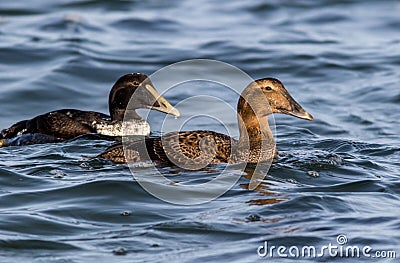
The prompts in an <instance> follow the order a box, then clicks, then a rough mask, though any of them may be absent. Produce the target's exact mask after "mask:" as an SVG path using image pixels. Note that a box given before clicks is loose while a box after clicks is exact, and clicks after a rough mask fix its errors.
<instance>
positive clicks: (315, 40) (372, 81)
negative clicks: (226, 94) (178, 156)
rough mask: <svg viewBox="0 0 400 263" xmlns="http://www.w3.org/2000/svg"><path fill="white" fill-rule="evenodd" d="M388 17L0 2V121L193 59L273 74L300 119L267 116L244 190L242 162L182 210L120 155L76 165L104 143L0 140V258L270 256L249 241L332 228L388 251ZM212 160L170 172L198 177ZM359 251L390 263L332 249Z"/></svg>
mask: <svg viewBox="0 0 400 263" xmlns="http://www.w3.org/2000/svg"><path fill="white" fill-rule="evenodd" d="M399 13H400V2H399V1H372V0H371V1H368V0H366V1H356V0H353V1H351V0H348V1H333V0H320V1H278V0H276V1H261V0H256V1H212V0H198V1H161V0H149V1H122V0H121V1H105V0H96V1H95V0H86V1H84V0H80V1H78V0H75V1H65V0H62V1H49V0H47V1H46V0H45V1H1V3H0V105H1V106H0V110H1V111H0V128H5V127H8V126H9V125H11V124H13V123H15V122H16V121H19V120H22V119H25V118H31V117H33V116H36V115H38V114H41V113H44V112H48V111H51V110H54V109H60V108H77V109H86V110H94V111H101V112H104V113H107V111H108V105H107V96H108V92H109V89H110V87H111V85H112V84H113V83H114V81H115V80H116V79H117V78H118V77H119V76H121V75H123V74H126V73H129V72H138V71H139V72H143V73H146V74H152V73H153V72H155V71H157V70H159V69H160V68H162V67H164V66H166V65H169V64H171V63H174V62H179V61H181V60H187V59H196V58H206V59H216V60H221V61H224V62H226V63H230V64H232V65H234V66H236V67H239V68H241V69H242V70H244V71H245V72H247V73H248V74H249V75H250V76H252V77H253V78H261V77H267V76H270V77H275V78H279V79H280V80H282V82H283V83H284V84H285V86H286V87H287V89H288V90H289V92H290V93H291V94H292V95H293V97H294V98H296V100H297V101H298V102H299V103H300V104H301V105H302V106H303V107H304V108H305V109H306V110H307V111H309V112H310V113H311V114H312V115H313V116H314V119H315V120H314V121H313V122H307V121H304V120H300V119H296V118H293V117H290V116H282V115H276V116H275V122H276V129H277V135H276V141H277V144H278V147H279V150H280V152H281V156H280V158H279V160H278V162H277V163H275V164H274V165H273V166H272V168H271V169H270V171H269V172H268V175H267V177H266V178H265V179H264V180H263V182H262V184H261V185H260V186H259V187H258V188H257V189H256V190H255V191H250V190H247V186H248V184H249V180H248V178H250V177H251V175H252V174H251V170H249V171H248V170H246V171H245V172H244V173H243V176H242V178H241V179H240V180H239V182H238V183H237V184H235V186H234V187H233V188H232V189H230V190H229V191H228V192H227V193H226V194H225V195H224V196H222V197H220V198H218V199H216V200H215V201H212V202H209V203H205V204H201V205H197V206H177V205H172V204H169V203H166V202H163V201H160V200H158V199H156V198H154V197H152V196H151V195H149V194H148V193H147V192H146V191H145V190H143V189H142V188H141V187H140V185H139V184H138V183H137V182H136V181H135V179H134V178H133V176H132V175H131V173H130V170H129V169H128V167H127V166H125V165H112V164H108V163H102V162H98V161H93V162H85V161H84V158H86V157H90V156H93V155H96V154H98V153H100V152H101V151H102V150H104V149H105V148H106V147H107V146H109V145H110V144H111V143H112V142H110V141H106V140H92V139H91V138H87V137H83V138H80V139H77V140H72V141H69V142H65V143H60V144H47V145H34V146H25V147H9V148H0V160H1V164H0V186H1V188H0V195H1V197H0V262H22V261H24V262H95V261H96V262H255V261H257V260H260V261H271V262H272V261H276V262H281V261H282V259H280V258H279V257H278V256H277V255H275V256H274V258H268V257H265V258H261V257H259V256H258V255H257V248H258V247H259V246H261V245H263V244H264V241H268V243H269V244H270V245H275V246H280V245H283V246H287V247H290V246H304V245H313V246H315V247H318V248H321V247H322V246H324V245H328V244H329V243H332V244H334V245H337V244H338V243H337V240H336V239H337V236H338V235H340V234H342V235H346V237H347V239H348V243H347V245H352V246H359V247H364V246H370V247H372V251H373V252H376V251H395V252H397V260H398V258H399V257H400V250H399V246H400V232H399V229H400V219H399V212H398V211H399V206H400V179H399V170H400V169H399V168H400V165H399V163H400V144H399V127H400V125H399V124H400V88H399V80H400V70H399V68H400V35H399V28H400V18H399V15H398V14H399ZM192 92H193V93H194V94H195V93H196V89H194V90H193V91H192ZM185 96H187V94H185V93H184V92H183V91H182V92H181V91H179V89H176V90H175V93H174V92H172V93H168V96H166V97H167V99H168V100H169V101H170V102H171V103H172V104H176V103H178V102H179V101H180V100H181V99H182V98H184V97H185ZM236 99H237V98H231V97H230V98H229V101H231V102H232V101H235V100H236ZM194 108H195V107H194ZM180 110H181V112H182V114H184V115H186V116H189V115H190V114H193V113H194V109H191V108H190V107H183V108H181V109H180ZM218 110H219V109H218V106H216V108H215V111H216V112H218ZM157 116H162V115H155V117H154V118H151V119H150V122H151V123H152V124H153V125H154V126H153V127H157V125H158V124H159V120H158V118H157ZM235 123H236V119H235V118H232V119H230V120H228V125H231V126H234V125H235ZM187 128H188V129H190V128H196V129H198V128H202V129H211V130H218V129H220V126H219V125H218V123H216V122H212V121H206V120H204V119H203V118H199V119H197V122H196V120H193V121H192V122H191V123H189V124H188V127H187ZM155 132H158V131H157V130H155ZM220 169H223V167H220V166H216V167H213V170H212V171H208V172H207V171H206V172H204V171H201V172H187V171H182V170H177V171H172V172H174V173H175V174H174V175H173V179H174V180H176V181H189V182H197V180H201V179H211V178H214V177H215V176H216V175H217V174H218V171H219V170H220ZM230 169H231V170H232V173H234V172H235V169H234V168H230ZM138 172H142V173H144V174H146V173H148V172H149V170H148V169H147V168H138ZM167 172H168V171H167ZM169 172H171V171H169ZM371 254H372V253H371ZM295 260H296V262H298V261H304V262H309V261H311V260H317V261H325V262H330V261H338V262H341V261H343V260H345V259H343V258H340V257H330V256H329V255H325V257H323V258H312V259H310V258H299V259H295V258H291V259H287V260H285V262H286V261H287V262H290V261H293V262H294V261H295ZM363 260H365V261H382V262H396V261H395V259H377V258H375V259H371V258H366V257H361V258H349V259H347V261H348V262H359V261H363Z"/></svg>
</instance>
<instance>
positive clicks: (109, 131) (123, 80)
mask: <svg viewBox="0 0 400 263" xmlns="http://www.w3.org/2000/svg"><path fill="white" fill-rule="evenodd" d="M134 93H135V95H134V97H133V99H132V102H130V99H131V97H132V95H133V94H134ZM108 105H109V111H110V116H108V115H106V114H103V113H99V112H94V111H82V110H75V109H62V110H56V111H51V112H48V113H45V114H42V115H39V116H36V117H35V118H33V119H30V120H23V121H20V122H17V123H16V124H14V125H12V126H11V127H10V128H7V129H3V130H2V131H1V132H0V147H4V146H12V145H27V144H36V143H50V142H59V141H64V140H69V139H72V138H75V137H77V136H79V135H83V134H91V133H97V134H101V135H106V136H122V135H123V134H122V133H123V131H124V133H125V134H129V135H149V134H150V125H149V124H148V123H147V121H145V120H143V119H141V118H140V116H139V115H138V114H137V113H136V111H135V110H136V109H139V108H146V109H152V110H157V111H161V112H164V113H167V114H172V115H175V116H179V115H180V113H179V111H178V110H177V109H175V108H174V107H172V106H171V104H170V103H169V102H168V101H167V100H166V99H164V98H163V97H162V96H161V95H160V94H159V93H158V92H157V90H156V89H155V88H154V87H153V84H152V83H151V81H150V80H149V78H148V77H147V76H146V75H144V74H141V73H133V74H127V75H124V76H122V77H120V78H119V79H118V80H117V82H116V83H115V84H114V86H113V87H112V89H111V91H110V94H109V98H108ZM127 107H129V108H127ZM125 114H126V115H125ZM124 116H126V117H125V122H123V120H124Z"/></svg>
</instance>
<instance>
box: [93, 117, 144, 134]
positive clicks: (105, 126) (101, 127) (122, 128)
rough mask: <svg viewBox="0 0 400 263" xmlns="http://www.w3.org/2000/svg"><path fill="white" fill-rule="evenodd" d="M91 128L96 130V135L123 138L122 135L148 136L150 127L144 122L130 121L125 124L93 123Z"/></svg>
mask: <svg viewBox="0 0 400 263" xmlns="http://www.w3.org/2000/svg"><path fill="white" fill-rule="evenodd" d="M92 124H93V127H95V128H96V131H97V133H98V134H101V135H106V136H123V135H143V136H147V135H149V134H150V125H149V123H148V122H147V121H145V120H132V121H125V122H120V121H119V122H109V123H106V122H103V123H97V122H96V121H94V122H93V123H92Z"/></svg>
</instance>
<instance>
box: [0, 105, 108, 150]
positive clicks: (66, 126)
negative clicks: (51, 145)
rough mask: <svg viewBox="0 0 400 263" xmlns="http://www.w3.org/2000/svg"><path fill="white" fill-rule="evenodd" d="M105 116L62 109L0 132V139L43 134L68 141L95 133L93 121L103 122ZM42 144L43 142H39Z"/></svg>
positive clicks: (24, 121) (18, 123)
mask: <svg viewBox="0 0 400 263" xmlns="http://www.w3.org/2000/svg"><path fill="white" fill-rule="evenodd" d="M105 118H108V116H107V115H105V114H102V113H98V112H90V111H80V110H73V109H63V110H58V111H52V112H48V113H45V114H42V115H39V116H36V117H35V118H33V119H30V120H23V121H20V122H17V123H16V124H14V125H12V126H11V127H10V128H7V129H3V130H2V131H1V135H0V138H2V139H11V138H14V137H16V136H19V135H22V134H36V133H39V134H45V135H50V136H53V137H55V138H58V139H61V140H68V139H72V138H75V137H76V136H79V135H82V134H88V133H94V132H96V130H95V128H94V127H93V125H92V123H93V121H96V120H97V121H98V120H104V119H105ZM41 143H43V142H41Z"/></svg>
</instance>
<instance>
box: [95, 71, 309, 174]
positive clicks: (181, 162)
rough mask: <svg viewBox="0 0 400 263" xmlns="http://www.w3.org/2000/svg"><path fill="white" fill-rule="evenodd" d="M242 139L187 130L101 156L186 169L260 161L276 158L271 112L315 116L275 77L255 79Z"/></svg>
mask: <svg viewBox="0 0 400 263" xmlns="http://www.w3.org/2000/svg"><path fill="white" fill-rule="evenodd" d="M237 112H238V124H239V131H240V135H239V140H235V139H233V138H231V137H230V136H228V135H225V134H222V133H217V132H213V131H204V130H199V131H183V132H172V133H167V134H165V135H163V136H161V137H155V138H145V139H143V140H139V141H133V142H126V143H125V144H124V146H125V150H124V146H123V145H122V143H119V144H116V145H113V146H111V147H109V148H108V149H106V150H105V151H104V152H103V153H101V154H100V155H98V156H97V157H99V158H105V159H109V160H112V161H114V162H118V163H124V162H137V161H147V160H152V161H154V162H156V163H165V164H173V165H177V166H180V167H182V168H186V169H200V168H202V167H204V166H206V165H208V164H210V163H239V162H247V163H258V162H261V161H267V162H268V161H272V160H273V159H274V158H276V156H277V150H276V146H275V142H274V138H273V135H272V132H271V130H270V128H269V124H268V115H269V114H272V113H283V114H289V115H293V116H296V117H298V118H302V119H306V120H312V119H313V117H312V116H311V115H310V114H309V113H307V112H306V111H305V110H304V109H303V108H302V107H301V106H300V105H299V104H298V103H297V102H296V101H295V100H294V99H293V98H292V97H291V96H290V94H289V93H288V92H287V90H286V89H285V88H284V86H283V85H282V83H281V82H280V81H279V80H277V79H273V78H265V79H259V80H257V81H254V82H252V83H250V84H249V85H248V86H247V87H246V88H245V90H244V91H243V92H242V94H241V96H240V98H239V101H238V107H237Z"/></svg>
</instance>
